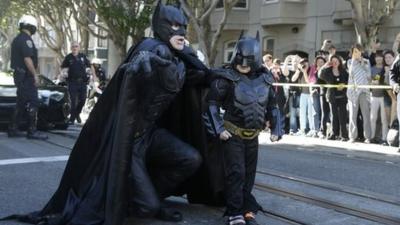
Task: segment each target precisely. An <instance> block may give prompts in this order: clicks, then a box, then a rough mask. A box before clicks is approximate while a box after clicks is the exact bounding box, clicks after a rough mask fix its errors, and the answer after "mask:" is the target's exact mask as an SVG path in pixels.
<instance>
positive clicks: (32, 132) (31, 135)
mask: <svg viewBox="0 0 400 225" xmlns="http://www.w3.org/2000/svg"><path fill="white" fill-rule="evenodd" d="M28 117H29V118H28V133H27V135H26V137H27V138H28V139H36V140H46V139H47V138H48V137H47V135H45V134H42V133H40V132H38V131H37V130H36V125H37V109H36V108H28Z"/></svg>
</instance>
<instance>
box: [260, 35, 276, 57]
mask: <svg viewBox="0 0 400 225" xmlns="http://www.w3.org/2000/svg"><path fill="white" fill-rule="evenodd" d="M274 48H275V39H274V38H271V37H264V38H263V53H269V54H271V55H274Z"/></svg>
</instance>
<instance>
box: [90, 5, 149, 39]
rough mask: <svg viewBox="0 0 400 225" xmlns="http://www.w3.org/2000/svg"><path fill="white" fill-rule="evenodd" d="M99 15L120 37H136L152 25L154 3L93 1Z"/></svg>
mask: <svg viewBox="0 0 400 225" xmlns="http://www.w3.org/2000/svg"><path fill="white" fill-rule="evenodd" d="M92 1H93V2H94V5H95V7H96V8H95V10H96V13H97V15H98V16H99V17H100V19H101V21H103V22H104V23H106V24H107V26H108V28H109V29H110V30H111V31H113V32H117V33H118V34H119V35H126V36H132V37H133V36H135V35H137V32H138V31H144V30H145V29H146V28H147V27H148V26H149V24H150V19H149V18H150V15H151V14H152V11H153V7H152V3H153V2H154V1H143V0H122V1H113V0H92Z"/></svg>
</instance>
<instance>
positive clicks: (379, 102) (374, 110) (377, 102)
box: [371, 96, 389, 141]
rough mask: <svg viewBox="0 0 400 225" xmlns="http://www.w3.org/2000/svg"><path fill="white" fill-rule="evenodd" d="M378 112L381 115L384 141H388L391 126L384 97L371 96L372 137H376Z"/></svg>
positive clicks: (382, 138)
mask: <svg viewBox="0 0 400 225" xmlns="http://www.w3.org/2000/svg"><path fill="white" fill-rule="evenodd" d="M378 111H380V114H381V123H382V137H381V140H382V141H386V136H387V133H388V130H389V124H388V120H387V117H386V111H385V103H384V99H383V97H373V96H371V137H372V138H374V137H375V131H376V120H377V119H378Z"/></svg>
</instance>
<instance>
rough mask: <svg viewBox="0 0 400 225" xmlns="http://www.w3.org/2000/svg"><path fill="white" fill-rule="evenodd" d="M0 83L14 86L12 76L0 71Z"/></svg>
mask: <svg viewBox="0 0 400 225" xmlns="http://www.w3.org/2000/svg"><path fill="white" fill-rule="evenodd" d="M0 85H2V86H14V78H13V76H12V75H9V74H7V73H4V72H0Z"/></svg>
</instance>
